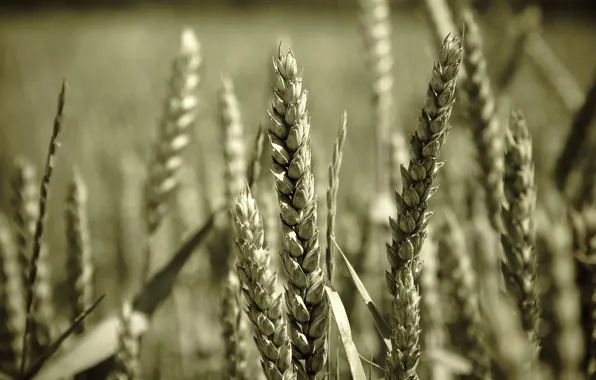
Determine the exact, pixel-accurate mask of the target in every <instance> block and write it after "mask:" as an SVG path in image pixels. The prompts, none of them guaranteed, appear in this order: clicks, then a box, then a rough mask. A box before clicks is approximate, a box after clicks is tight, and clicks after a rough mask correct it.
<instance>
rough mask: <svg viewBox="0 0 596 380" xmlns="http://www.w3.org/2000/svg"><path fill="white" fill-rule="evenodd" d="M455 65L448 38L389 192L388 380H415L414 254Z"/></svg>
mask: <svg viewBox="0 0 596 380" xmlns="http://www.w3.org/2000/svg"><path fill="white" fill-rule="evenodd" d="M461 59H462V46H461V41H460V39H459V38H458V37H457V36H453V37H450V36H448V37H447V38H446V39H445V41H444V42H443V44H442V45H441V48H440V50H439V59H438V61H437V62H435V65H434V67H433V70H432V75H431V79H430V83H429V86H428V89H427V93H426V100H425V102H424V104H423V106H422V110H421V112H420V115H419V118H418V125H417V127H416V131H415V132H414V133H413V134H412V135H411V137H410V147H411V158H410V165H409V166H408V168H407V169H406V168H405V166H402V170H401V171H402V182H403V189H402V192H401V194H400V193H399V192H397V191H396V192H395V197H396V201H397V220H393V219H390V221H389V222H390V225H391V229H392V235H393V236H392V241H391V243H388V244H387V257H388V259H389V264H390V265H391V271H390V272H387V276H386V277H387V284H388V287H389V292H390V293H391V295H392V296H393V300H392V302H393V319H392V322H393V334H392V342H393V350H392V352H391V354H390V355H389V356H390V357H389V358H388V363H389V364H388V366H389V367H388V372H387V378H388V379H390V380H396V379H400V380H401V379H412V378H417V375H416V367H417V366H418V360H419V357H420V344H419V342H418V339H419V334H420V330H419V319H420V316H419V298H420V297H419V295H418V289H417V288H416V286H415V285H414V279H415V278H417V277H418V275H419V273H420V268H421V264H422V263H421V261H420V258H419V253H420V249H421V248H422V244H423V243H424V240H425V238H426V226H427V224H428V222H429V219H430V216H431V213H430V212H428V211H427V207H428V202H429V201H430V199H431V197H432V196H433V194H434V193H435V191H436V189H437V188H436V187H433V186H432V184H433V179H434V178H435V176H436V175H437V172H438V171H439V169H440V168H441V166H442V163H440V162H439V161H438V157H439V152H440V149H441V146H442V145H443V143H444V142H445V140H446V138H447V134H448V132H449V129H450V126H449V118H450V116H451V110H452V107H453V103H454V101H455V88H456V83H457V76H458V73H459V67H460V64H461Z"/></svg>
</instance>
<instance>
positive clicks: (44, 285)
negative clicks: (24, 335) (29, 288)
mask: <svg viewBox="0 0 596 380" xmlns="http://www.w3.org/2000/svg"><path fill="white" fill-rule="evenodd" d="M37 266H38V271H37V280H36V281H35V284H34V285H33V307H32V309H31V313H32V314H33V321H32V322H33V323H32V324H31V330H30V333H31V334H30V336H31V350H30V351H29V353H30V357H31V358H34V357H37V356H38V355H40V354H42V353H43V351H44V350H45V349H46V348H48V346H49V345H50V344H51V343H52V341H53V340H54V338H56V332H57V330H56V328H57V325H56V310H55V306H54V284H53V281H52V263H51V261H50V250H49V249H48V246H47V245H46V244H43V245H42V247H41V253H40V255H39V260H38V264H37Z"/></svg>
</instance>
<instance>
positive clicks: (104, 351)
mask: <svg viewBox="0 0 596 380" xmlns="http://www.w3.org/2000/svg"><path fill="white" fill-rule="evenodd" d="M223 210H224V207H220V208H218V209H217V210H216V211H215V212H213V213H212V214H211V216H210V218H209V220H208V221H207V223H206V224H205V225H204V226H203V227H202V228H200V229H199V230H198V231H197V232H196V233H195V234H194V235H193V236H191V237H190V238H189V239H188V240H187V241H186V242H185V243H184V245H182V247H180V249H179V250H178V252H176V254H175V255H174V257H173V258H172V259H171V260H170V262H169V263H168V264H167V265H166V266H165V267H164V268H163V269H161V270H160V271H159V272H158V273H157V274H155V276H153V278H152V279H151V280H149V282H148V283H147V285H145V286H144V287H143V289H142V290H141V292H140V293H139V294H138V295H137V296H136V297H135V299H134V301H133V307H134V311H133V314H132V317H131V330H132V331H131V334H132V336H133V337H138V336H141V335H143V334H144V333H145V332H147V330H148V329H149V325H150V323H149V321H150V318H151V317H152V315H153V313H154V312H155V310H156V309H157V307H158V306H159V305H160V304H161V303H162V302H163V301H164V300H165V299H166V298H167V297H168V296H169V295H170V294H171V293H172V289H173V287H174V282H175V280H176V277H177V275H178V273H179V272H180V270H181V269H182V267H183V265H184V263H185V262H186V261H187V260H188V258H189V257H190V255H191V254H192V253H193V251H194V249H195V248H196V247H197V246H198V245H199V244H200V243H201V242H203V240H204V239H205V237H206V236H207V234H208V233H209V231H211V229H212V228H213V223H214V220H215V216H216V215H217V214H219V213H220V212H221V211H223ZM119 324H120V319H119V316H118V315H117V314H114V315H110V316H108V317H106V318H104V319H103V320H102V321H101V322H100V323H98V324H97V325H95V326H93V327H92V328H91V329H89V330H87V331H85V332H84V333H83V334H81V335H79V336H76V337H72V339H69V342H70V343H69V345H68V347H67V348H65V350H64V351H63V352H62V353H61V354H59V355H56V356H54V357H52V358H50V359H49V360H48V361H47V362H46V363H44V365H43V366H42V368H41V370H40V371H39V372H38V373H37V375H35V376H34V377H33V379H32V380H60V379H63V378H70V377H73V376H74V375H75V374H77V373H79V372H81V371H83V370H86V369H88V368H90V367H93V366H95V365H97V364H99V363H101V362H102V361H104V360H106V359H109V358H110V357H112V356H113V355H114V354H115V353H116V351H117V349H118V342H119V335H118V334H119V333H118V326H119Z"/></svg>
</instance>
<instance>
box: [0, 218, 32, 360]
mask: <svg viewBox="0 0 596 380" xmlns="http://www.w3.org/2000/svg"><path fill="white" fill-rule="evenodd" d="M19 259H20V256H19V255H18V253H17V249H16V247H14V245H13V244H12V241H11V239H10V229H9V224H8V221H7V220H6V219H5V216H4V215H2V214H0V341H1V342H3V343H2V345H0V365H2V367H3V368H18V366H19V364H20V360H21V355H22V354H23V335H24V330H25V323H24V322H25V319H26V314H25V289H24V288H23V282H22V269H21V263H20V262H19Z"/></svg>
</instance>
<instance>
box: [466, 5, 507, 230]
mask: <svg viewBox="0 0 596 380" xmlns="http://www.w3.org/2000/svg"><path fill="white" fill-rule="evenodd" d="M463 20H464V28H465V31H466V36H465V38H464V48H465V51H466V54H465V55H464V66H465V67H466V71H467V72H468V79H467V80H466V81H464V82H463V89H464V90H465V92H466V94H467V97H468V107H467V113H468V115H469V118H470V121H471V124H472V134H473V137H474V142H475V144H476V149H477V154H478V160H479V163H480V167H481V168H482V172H483V175H482V176H481V177H480V182H481V183H482V186H483V187H484V192H485V204H486V209H487V211H488V217H489V220H490V222H491V225H492V226H493V228H494V229H495V231H497V233H499V232H501V230H502V226H501V204H502V203H503V157H502V151H503V147H502V145H503V144H502V140H501V127H500V124H499V120H498V119H497V114H496V101H495V97H494V95H493V92H492V90H491V85H490V80H489V78H488V74H487V71H486V59H485V57H484V53H483V52H482V35H481V33H480V29H479V28H478V25H477V24H476V21H475V20H474V17H473V16H472V13H471V12H464V15H463Z"/></svg>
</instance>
